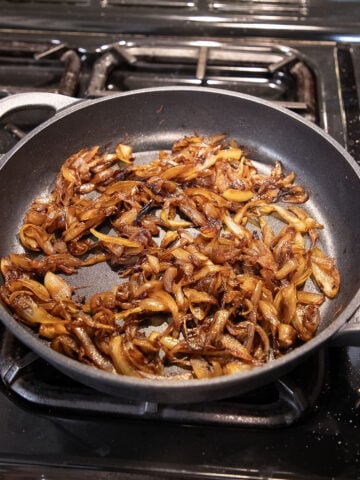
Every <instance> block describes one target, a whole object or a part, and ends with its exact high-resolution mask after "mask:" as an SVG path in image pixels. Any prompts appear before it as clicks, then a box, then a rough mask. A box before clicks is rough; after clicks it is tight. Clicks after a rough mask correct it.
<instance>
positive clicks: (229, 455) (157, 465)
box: [0, 1, 360, 480]
mask: <svg viewBox="0 0 360 480" xmlns="http://www.w3.org/2000/svg"><path fill="white" fill-rule="evenodd" d="M25 3H26V2H25ZM78 3H79V2H78ZM115 3H116V2H115ZM115 3H114V2H113V3H112V4H111V2H109V4H111V5H115ZM130 3H131V2H130ZM140 3H141V2H140ZM163 3H164V4H165V3H169V2H163ZM177 3H179V4H180V3H184V2H177ZM187 3H192V2H187ZM193 3H196V5H197V6H198V7H199V6H201V5H202V7H203V8H205V6H204V5H205V2H193ZM212 3H213V4H215V2H212ZM217 3H218V4H219V5H220V2H217ZM225 3H226V2H223V4H222V5H223V7H222V8H225V7H224V5H225ZM227 3H228V4H231V2H227ZM265 3H266V2H265ZM291 3H292V2H289V4H291ZM302 3H303V6H304V5H305V6H309V5H308V3H307V2H302ZM84 4H85V3H84ZM120 4H121V5H122V2H120V1H119V2H117V5H120ZM8 5H9V6H11V8H9V9H8V13H9V15H10V13H11V9H12V5H10V3H8ZM54 5H55V6H56V4H55V3H54ZM107 5H108V3H106V5H105V6H107ZM331 5H332V7H333V8H335V5H334V2H332V3H331ZM78 6H79V5H77V7H78ZM232 6H233V7H234V5H232ZM114 8H115V7H114ZM143 8H145V7H144V6H143ZM164 8H165V7H164ZM177 8H183V6H182V7H177ZM105 10H106V9H105ZM105 10H104V11H105ZM50 11H51V8H50V7H49V6H47V7H46V8H45V9H44V14H46V13H49V12H50ZM106 11H108V10H106ZM212 13H214V10H212ZM354 14H356V8H355V10H354ZM224 15H225V14H224ZM226 15H227V14H226ZM85 17H86V15H85V16H84V18H85ZM9 18H10V17H9V16H6V15H5V17H4V18H3V19H2V20H1V21H2V22H3V24H5V23H6V21H9ZM18 18H20V17H17V16H15V17H13V24H16V22H17V20H18ZM40 19H42V20H43V19H44V17H43V16H41V15H40V17H39V21H40ZM158 20H159V17H158V18H157V21H158ZM4 22H5V23H4ZM14 22H15V23H14ZM10 23H11V22H10ZM80 23H81V22H80ZM81 25H82V24H81ZM81 25H80V26H81ZM150 25H151V20H150ZM12 26H13V25H12ZM43 26H44V25H42V27H43ZM149 28H150V27H149ZM0 30H1V29H0ZM2 35H3V36H2V37H1V38H3V39H6V40H8V38H9V37H8V36H7V35H6V34H5V33H4V32H3V31H2ZM21 35H23V36H21ZM21 35H20V37H21V38H22V39H24V38H26V34H25V33H24V32H21ZM90 37H91V38H90V39H87V40H86V41H84V49H85V50H86V48H89V49H90V50H91V48H93V47H91V48H90V47H88V46H89V45H92V46H93V45H96V38H94V37H96V35H94V36H90ZM75 38H77V34H76V32H65V33H64V32H61V33H58V35H56V42H55V43H53V45H55V46H56V45H58V44H61V42H69V40H70V39H72V40H74V39H75ZM109 38H110V37H109ZM33 39H37V40H40V39H41V41H44V39H48V35H47V34H45V33H44V31H41V32H40V31H37V32H34V37H33ZM127 40H128V38H126V36H124V39H123V41H124V42H125V43H124V44H126V41H127ZM162 40H164V39H163V38H162ZM213 40H214V39H213ZM192 41H194V39H192ZM217 41H220V39H217ZM228 42H230V43H232V42H231V41H230V40H228ZM190 43H191V42H190ZM245 43H248V42H246V41H245ZM124 44H123V45H124ZM135 44H136V42H135ZM284 44H286V48H285V51H286V52H287V49H288V48H295V49H297V50H298V51H299V52H300V57H301V58H305V59H306V63H307V64H308V65H310V67H311V69H312V70H313V71H314V72H315V74H316V79H317V90H316V93H317V101H318V107H317V110H316V112H317V113H316V115H315V117H316V118H315V120H316V121H317V123H319V125H320V126H321V127H323V128H324V129H325V130H327V131H328V132H329V133H330V134H331V135H332V136H333V137H334V138H336V140H338V141H339V142H340V143H341V144H343V145H344V146H345V147H346V148H347V149H348V150H349V151H350V153H351V154H352V155H353V156H354V157H355V158H356V159H360V155H359V141H358V132H359V131H360V129H359V104H358V94H359V92H358V89H359V85H360V83H359V81H358V80H359V79H360V77H359V75H360V61H359V60H360V54H359V48H358V46H357V43H356V42H355V43H354V44H343V43H342V44H336V43H334V42H332V41H326V42H324V43H321V44H320V43H317V42H311V41H301V42H294V41H287V42H284ZM85 47H86V48H85ZM40 50H41V49H40ZM35 53H38V54H39V52H35ZM40 53H41V52H40ZM105 53H110V54H112V53H113V51H112V50H111V49H108V48H107V49H105ZM50 60H51V58H50ZM50 60H48V61H49V62H50V63H51V61H50ZM130 60H131V57H130ZM52 65H54V64H52ZM200 66H201V65H200ZM197 68H198V70H197V71H196V72H197V73H198V74H199V72H200V70H201V68H200V67H199V65H197ZM54 71H55V76H57V78H58V77H59V74H58V72H57V70H56V69H55V70H54ZM200 73H201V72H200ZM60 76H61V75H60ZM3 78H4V77H3ZM114 78H115V77H114ZM115 80H116V78H115ZM115 80H114V84H116V81H115ZM0 83H3V82H0ZM95 86H96V85H95ZM94 91H96V89H95V90H93V92H94ZM84 92H85V90H84ZM8 93H9V92H8ZM10 93H12V92H10ZM5 94H7V93H5ZM84 96H86V93H84ZM280 100H284V99H283V98H281V99H280ZM285 100H289V99H287V98H286V99H285ZM297 108H299V105H297ZM300 110H302V107H301V108H300ZM12 134H13V135H15V136H16V131H12ZM0 338H1V348H2V350H4V349H5V350H6V349H9V348H10V349H12V348H13V347H12V341H13V340H12V339H11V336H10V337H9V334H8V333H7V332H5V333H4V332H2V331H1V332H0ZM9 346H10V347H9ZM14 348H15V350H16V348H20V349H21V347H19V346H17V347H14ZM20 358H25V360H24V364H25V367H24V368H23V369H21V370H22V371H21V376H20V377H19V376H18V374H17V372H15V373H14V372H13V371H11V368H10V367H9V368H8V366H6V365H5V370H4V369H3V375H2V377H3V378H4V379H5V380H4V381H3V382H2V383H1V386H0V414H1V418H2V422H1V429H0V478H6V479H22V480H26V479H30V478H31V479H33V478H36V479H38V478H41V479H43V480H45V479H60V478H68V479H80V478H81V479H87V478H96V479H105V478H106V479H107V478H115V479H117V478H121V479H135V480H137V479H144V480H146V479H153V478H164V479H180V478H181V479H190V478H191V479H193V478H199V479H200V478H201V479H220V478H221V479H268V478H273V479H284V480H285V479H289V480H291V479H300V480H301V479H304V480H305V479H313V480H317V479H318V480H321V479H328V478H337V479H340V480H350V479H357V478H360V431H359V429H360V348H359V347H329V348H328V349H326V350H324V351H320V352H319V353H318V354H317V355H316V356H315V357H313V358H311V359H309V362H310V365H311V366H310V371H312V372H314V371H316V373H317V375H315V377H316V382H315V383H313V382H310V387H309V386H307V387H306V388H308V389H309V388H310V391H311V392H312V396H311V397H310V398H311V401H310V400H309V399H304V398H303V397H302V393H301V390H300V393H299V394H295V395H292V394H291V395H287V394H284V392H287V393H288V391H289V385H290V390H291V389H292V388H293V390H294V391H295V393H296V391H297V387H298V386H299V384H302V380H299V383H297V381H298V380H296V382H295V384H294V379H292V380H291V381H290V384H289V383H287V380H286V379H281V381H280V384H281V388H280V393H279V391H278V390H276V391H275V393H274V392H273V387H272V386H270V387H268V386H265V387H264V390H263V391H262V392H266V395H269V396H270V401H269V402H267V403H265V407H264V408H263V410H264V409H265V410H266V409H267V410H274V409H275V407H274V405H276V408H278V410H279V412H280V414H279V416H280V417H281V421H271V422H270V424H269V422H267V423H266V422H263V421H259V420H257V421H252V422H250V424H249V423H247V424H246V425H245V424H244V423H243V422H242V418H237V417H244V416H245V417H246V416H248V417H251V418H252V416H251V415H252V410H251V407H249V401H250V400H251V398H250V397H251V394H250V397H249V396H245V397H244V398H241V399H240V407H237V405H239V404H237V403H235V413H234V410H233V409H232V408H233V404H234V401H233V399H232V400H230V401H227V402H225V404H227V412H228V413H227V417H226V419H225V420H224V419H221V418H220V415H218V414H217V415H218V416H217V417H216V418H217V419H218V420H216V421H209V420H208V419H206V418H205V420H204V421H202V420H199V418H203V417H201V415H203V414H204V411H203V410H204V409H203V407H201V406H200V407H199V406H196V407H191V408H192V412H193V413H194V412H195V415H193V417H191V416H190V417H187V418H185V417H183V416H182V414H181V415H180V416H179V414H178V412H175V414H174V412H173V411H172V410H171V409H169V408H168V407H166V406H154V405H151V404H150V405H140V407H137V406H136V405H135V407H134V408H133V405H128V406H127V407H128V410H129V411H130V414H129V412H124V411H123V410H122V409H121V408H120V407H119V405H117V400H116V399H113V398H110V397H106V398H105V404H106V405H107V406H106V408H105V407H104V398H103V397H101V395H99V393H98V392H95V391H92V390H91V389H88V388H87V387H86V388H85V387H84V388H83V387H81V386H77V385H76V384H75V385H74V384H73V383H72V382H71V381H70V382H69V381H67V380H65V379H60V385H61V386H62V387H61V388H63V389H64V390H69V391H70V392H72V393H70V404H69V403H66V404H64V403H62V402H59V401H58V400H59V398H60V397H61V396H60V397H59V396H58V397H57V395H58V393H54V394H52V395H50V397H49V396H42V395H40V397H36V396H33V394H34V395H35V394H37V387H38V386H39V384H40V383H41V382H44V383H47V384H48V385H50V386H51V385H53V384H58V383H57V382H58V376H59V374H58V373H57V372H55V371H54V370H52V368H51V367H49V366H48V365H46V364H45V362H43V361H42V360H37V359H35V358H33V357H31V354H30V359H29V357H27V356H26V354H25V357H22V354H21V355H20ZM2 367H4V363H3V364H2ZM302 368H303V367H302V366H300V370H301V372H300V373H299V375H298V376H297V377H296V379H298V377H299V378H300V379H301V378H302V377H304V376H305V377H306V376H307V375H308V374H307V373H306V372H305V373H304V372H303V371H302ZM34 370H35V371H36V376H35V377H33V376H32V372H33V371H34ZM4 372H5V373H4ZM34 378H35V380H34ZM311 378H312V376H311ZM10 384H12V385H15V386H16V388H15V389H9V388H8V387H9V385H10ZM306 385H308V384H306ZM25 386H26V389H25ZM29 386H30V390H29V388H28V387H29ZM50 390H51V388H50ZM24 392H25V393H24ZM29 392H30V393H29ZM262 392H261V394H262ZM71 395H73V397H71ZM277 395H280V399H281V400H284V398H285V400H286V401H285V403H281V404H280V406H279V403H278V402H277V400H276V398H277ZM273 396H275V401H274V403H272V399H273ZM60 400H61V398H60ZM256 401H257V402H259V400H256ZM260 403H261V402H260ZM209 404H210V405H211V407H210V408H211V409H213V411H215V412H217V406H218V403H217V402H216V403H212V402H211V401H210V402H209ZM269 405H270V407H271V408H269ZM84 406H86V407H90V408H84ZM191 408H190V409H191ZM239 409H240V412H241V415H239ZM299 410H302V411H301V415H298V412H299ZM159 411H160V413H161V415H160V417H159V416H157V415H156V413H157V412H159Z"/></svg>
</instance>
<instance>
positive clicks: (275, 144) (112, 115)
mask: <svg viewBox="0 0 360 480" xmlns="http://www.w3.org/2000/svg"><path fill="white" fill-rule="evenodd" d="M74 102H75V100H74V99H71V98H68V97H62V96H59V95H55V94H36V93H34V94H22V95H21V94H20V95H17V96H12V97H8V98H6V99H5V100H3V101H2V102H0V118H4V116H5V117H6V114H7V113H8V112H9V111H11V110H17V109H19V108H20V107H26V106H30V105H33V106H34V105H37V106H50V107H52V108H53V109H55V110H56V111H57V113H56V114H55V115H54V116H53V117H52V118H51V119H50V120H48V121H46V122H45V123H43V124H41V125H40V126H39V127H37V128H36V129H34V130H33V131H32V132H31V133H30V134H28V135H27V136H25V137H24V138H23V139H22V140H21V141H20V142H19V143H18V144H17V145H16V146H15V147H14V148H13V149H12V150H11V151H10V152H9V153H8V154H6V155H5V156H4V157H3V158H2V160H1V166H0V189H1V205H0V225H1V229H0V255H1V256H3V255H6V254H8V253H9V252H10V251H13V252H21V251H22V250H21V247H20V246H19V241H18V231H19V227H20V225H21V223H22V221H23V217H24V213H25V211H26V210H27V208H28V207H29V206H30V204H31V202H32V200H33V199H34V198H35V197H38V196H39V195H41V194H42V193H44V192H49V190H50V189H51V188H52V186H53V182H54V178H55V175H56V172H57V171H58V169H59V167H60V165H61V164H62V162H63V161H64V160H65V159H66V158H67V157H68V156H69V155H70V154H72V153H74V152H76V151H77V150H79V149H81V148H84V147H91V146H93V145H103V146H108V147H109V149H111V148H112V147H114V146H115V145H116V144H117V143H119V142H122V143H128V144H131V145H133V147H134V151H135V152H138V158H139V160H140V161H148V160H149V159H153V158H154V155H155V152H157V151H158V150H160V149H168V148H169V147H170V146H171V144H172V143H173V142H175V141H176V140H178V139H179V138H181V137H182V136H184V135H192V134H194V132H197V133H198V134H199V135H212V134H218V133H222V132H226V133H227V134H228V135H229V137H230V138H234V139H236V140H237V141H238V142H239V143H240V144H241V145H243V146H246V147H247V148H248V149H249V151H250V152H251V156H250V158H251V159H253V160H255V161H256V160H261V161H262V162H265V163H267V164H269V165H273V163H274V161H275V160H280V161H281V162H282V164H283V166H284V169H285V171H286V172H290V171H294V172H295V173H296V175H297V179H298V182H299V183H301V184H302V185H303V186H304V187H305V188H306V189H307V190H308V191H309V192H310V201H309V202H308V203H307V207H306V208H307V210H308V211H309V212H310V213H311V214H312V215H313V216H315V218H316V219H317V220H318V221H319V222H320V223H322V224H323V225H325V227H326V228H325V230H324V231H322V232H321V233H320V247H321V248H323V249H324V250H325V251H326V252H327V254H328V255H330V256H333V257H335V258H336V262H337V266H338V268H339V270H340V273H341V282H342V283H341V288H340V292H339V294H338V296H337V297H336V298H335V299H334V300H331V301H327V302H325V304H324V305H323V306H322V309H321V315H322V320H321V323H320V326H319V329H318V333H317V334H316V336H315V337H314V338H313V339H312V340H311V341H309V342H308V343H306V344H305V345H302V346H300V347H298V348H297V349H295V350H293V351H292V352H289V353H288V354H286V355H285V356H283V357H282V358H280V359H277V360H275V361H271V362H269V363H268V364H266V365H265V366H262V367H257V368H254V369H252V370H250V371H247V372H244V373H239V374H234V375H229V376H224V377H219V378H214V379H200V380H188V381H171V380H161V381H153V380H147V379H138V378H131V377H125V376H121V375H115V374H112V373H107V372H103V371H101V370H98V369H96V368H94V367H89V366H87V365H84V364H81V363H79V362H77V361H75V360H72V359H70V358H67V357H65V356H63V355H61V354H59V353H57V352H55V351H53V350H52V349H51V348H50V347H49V345H48V343H47V342H46V341H44V340H42V339H40V338H39V337H38V336H37V334H36V333H34V332H33V331H31V330H30V329H28V328H27V327H26V326H24V325H22V324H19V323H18V322H16V321H15V320H14V319H13V317H12V316H11V314H10V313H9V312H8V311H7V310H6V309H5V308H4V307H2V306H1V307H0V317H1V320H2V322H3V323H4V325H5V326H6V327H7V328H8V329H9V330H10V331H11V332H12V333H13V334H14V335H15V336H16V337H18V339H19V340H20V341H21V342H23V343H24V344H26V345H27V346H28V347H29V348H30V349H32V350H33V351H35V352H36V353H37V354H38V355H39V356H40V357H42V358H44V359H45V360H46V361H48V362H49V363H50V364H52V365H53V366H55V367H56V368H58V369H59V370H60V371H62V372H63V373H65V374H67V375H69V376H70V377H72V378H74V379H76V380H78V381H80V382H83V383H84V384H87V385H90V386H92V387H94V388H96V389H99V390H101V391H103V392H107V393H110V394H112V395H117V396H120V397H122V398H128V399H134V400H137V401H150V402H160V403H163V402H164V403H189V402H200V401H204V400H207V401H209V400H215V399H219V398H225V397H229V396H233V395H237V394H240V393H243V392H245V391H247V390H250V389H253V388H256V387H258V386H260V385H262V384H265V383H268V382H270V381H272V380H273V379H275V378H277V377H279V376H281V375H282V374H284V373H285V372H287V371H288V370H290V369H292V368H294V366H295V365H296V364H298V363H299V362H300V361H302V360H303V359H304V358H305V357H306V356H308V355H310V354H311V353H312V352H314V351H315V350H316V349H318V348H321V347H322V346H324V345H325V343H326V342H327V341H328V340H330V339H335V340H336V339H337V340H338V341H339V339H340V340H342V339H345V340H346V342H348V343H352V344H358V345H359V344H360V328H357V326H356V324H353V325H352V327H351V328H350V327H347V328H348V331H347V332H346V331H344V330H343V331H342V334H339V333H337V331H338V330H339V329H340V328H344V325H345V323H346V322H347V320H348V319H349V318H350V316H351V315H352V314H353V313H354V311H355V310H356V308H357V307H358V305H359V299H360V291H359V256H360V251H359V240H358V239H359V233H360V215H359V212H358V211H357V210H358V207H359V205H360V188H359V187H360V175H359V167H358V166H357V164H356V163H355V161H354V160H353V159H352V158H351V157H350V156H349V155H348V153H347V152H346V151H345V150H344V149H343V148H342V147H341V146H340V145H338V144H337V143H336V142H335V141H334V140H333V139H332V138H330V137H329V136H328V135H327V134H325V133H324V131H322V130H321V129H320V128H318V127H316V126H314V125H312V124H309V123H307V122H306V121H304V120H303V119H302V118H301V117H300V116H298V115H297V114H295V113H292V112H290V111H287V110H284V109H282V108H279V107H277V106H274V105H272V104H270V103H268V102H266V101H263V100H260V99H258V98H255V97H251V96H248V95H243V94H239V93H232V92H228V91H222V90H217V89H208V88H199V87H195V88H193V87H189V88H187V87H171V88H170V87H163V88H151V89H143V90H137V91H132V92H128V93H123V94H119V95H114V96H109V97H105V98H101V99H97V100H87V101H78V102H77V103H74ZM65 107H66V108H65ZM91 268H92V270H89V269H88V268H84V269H82V271H81V272H80V273H79V274H78V275H75V276H72V277H73V278H71V282H72V284H73V285H74V286H83V285H86V284H87V285H88V286H90V290H91V285H92V284H96V285H95V287H94V288H95V290H97V291H99V289H100V288H101V289H109V288H111V286H112V285H113V284H114V282H115V281H116V278H114V275H115V274H114V273H113V272H112V271H111V269H110V267H108V266H107V265H105V264H101V265H97V266H94V267H91ZM94 278H96V282H94V281H93V280H92V279H94ZM89 284H90V285H89ZM87 292H88V294H91V291H89V290H87ZM341 335H342V336H341Z"/></svg>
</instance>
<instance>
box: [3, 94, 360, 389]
mask: <svg viewBox="0 0 360 480" xmlns="http://www.w3.org/2000/svg"><path fill="white" fill-rule="evenodd" d="M154 92H158V93H161V92H171V93H174V92H184V93H185V92H192V93H207V94H214V95H226V96H230V97H233V98H234V99H236V98H237V99H242V100H245V101H248V102H251V103H256V104H260V105H262V106H265V107H268V108H270V109H273V110H276V111H279V112H281V113H282V114H283V115H285V116H286V117H290V118H292V119H294V120H295V121H296V122H298V123H301V124H303V125H304V126H305V127H307V128H309V129H311V130H313V131H315V133H316V134H317V135H320V136H321V137H322V138H323V139H324V141H326V142H328V143H330V144H331V145H332V147H334V148H335V149H336V150H337V151H338V152H339V153H340V155H341V157H342V158H343V159H344V160H345V161H346V162H347V163H348V164H349V165H350V166H351V167H352V169H353V171H354V173H355V174H356V175H357V177H358V179H360V166H359V165H358V164H357V163H356V162H355V160H354V159H353V158H352V157H351V155H350V154H349V153H348V152H347V151H346V150H345V148H344V147H342V146H341V145H340V144H339V143H338V142H337V141H336V140H335V139H333V138H332V137H331V136H330V135H329V134H328V133H326V132H325V131H324V130H323V129H321V128H320V127H319V126H317V125H314V124H312V123H310V122H308V121H307V120H305V119H303V118H302V117H301V116H299V115H298V114H296V113H294V112H291V111H289V110H287V109H286V108H284V107H281V106H279V105H274V104H273V103H271V101H267V100H262V99H260V98H258V97H254V96H252V95H247V94H242V93H239V92H231V91H227V90H222V89H216V88H209V87H153V88H145V89H138V90H132V91H129V92H124V93H116V94H111V95H109V96H107V97H103V98H100V99H90V100H80V101H79V102H76V103H74V104H72V105H70V106H68V107H66V108H64V109H63V110H61V111H59V112H57V113H56V114H55V115H54V116H53V117H52V118H50V119H49V120H47V121H46V122H44V123H42V124H41V125H39V126H38V127H36V128H35V129H34V130H33V131H32V132H30V133H29V134H28V135H26V136H25V137H24V138H23V139H22V140H21V141H19V142H18V143H17V144H16V145H15V147H13V148H12V149H11V150H10V151H9V152H8V153H7V154H5V155H4V158H3V159H2V162H1V166H0V175H1V170H2V168H3V167H4V166H5V165H6V163H7V162H8V161H10V159H11V158H12V156H13V155H15V154H16V152H17V151H18V150H20V149H21V148H23V146H24V145H26V144H27V143H28V142H29V141H30V140H31V139H32V138H34V137H35V136H37V135H38V134H39V133H40V132H41V131H43V130H45V129H46V128H47V127H48V126H50V125H52V124H53V123H56V122H57V121H58V120H59V119H61V118H65V117H67V116H69V115H71V114H72V113H73V112H76V111H79V110H82V109H85V108H89V107H91V106H92V105H95V104H97V103H101V102H107V101H112V100H113V99H114V98H118V97H128V96H134V95H146V94H151V93H154ZM359 303H360V289H358V291H357V293H356V294H355V295H354V296H353V298H352V299H351V301H350V302H349V303H348V304H347V305H346V307H345V308H344V310H343V311H342V312H341V313H340V314H339V316H338V318H336V319H335V320H333V321H332V322H331V324H330V325H328V326H327V327H326V328H325V329H324V330H323V331H321V332H319V333H317V334H316V336H315V337H314V338H313V339H311V340H310V341H309V342H307V343H305V344H303V345H301V346H299V347H297V348H296V349H294V350H293V351H291V352H288V353H287V354H286V355H284V356H283V357H281V358H278V359H276V360H272V361H270V362H268V363H266V364H264V365H262V366H260V367H255V368H253V369H251V370H248V371H246V372H244V373H236V374H233V375H225V376H222V377H215V378H211V379H191V380H176V381H174V380H167V379H161V380H150V379H145V378H137V377H129V376H124V375H120V374H114V373H109V372H105V371H103V370H100V369H98V368H96V367H93V368H91V366H89V365H85V364H82V363H80V362H79V361H77V360H73V359H71V358H69V357H66V356H65V355H62V354H60V353H58V352H56V351H54V350H52V349H51V348H50V347H49V345H48V344H47V343H46V342H45V341H42V339H40V337H38V336H36V334H34V333H32V332H30V331H28V330H27V329H26V328H24V326H23V325H22V324H20V323H18V322H16V321H15V320H14V319H13V317H12V316H11V315H10V314H9V313H8V311H7V310H6V309H5V308H4V306H3V305H0V317H1V321H2V323H4V325H5V326H6V327H7V328H8V329H9V330H10V331H11V332H12V333H13V334H14V335H15V336H16V337H17V338H20V339H21V341H22V342H23V343H24V344H26V345H27V346H28V347H29V348H31V349H32V350H33V351H35V352H36V353H38V354H39V356H41V357H42V358H44V359H45V360H47V361H48V362H49V363H51V364H55V365H59V364H60V365H61V369H62V365H64V367H66V366H68V368H69V369H70V370H71V371H73V372H74V373H76V374H77V375H79V376H86V377H87V379H89V381H90V382H91V380H92V379H95V380H96V379H99V377H101V381H102V382H105V383H106V384H109V385H110V384H111V386H112V387H114V388H116V387H117V386H118V387H119V389H121V388H126V387H130V388H131V389H132V391H133V392H134V393H136V391H137V390H139V389H141V390H143V389H144V388H146V389H147V392H149V393H151V392H153V393H156V392H157V391H158V390H163V389H164V388H166V389H168V390H169V391H171V394H174V395H175V394H176V392H177V391H180V390H183V389H184V387H186V389H187V390H188V391H189V392H191V391H193V390H197V389H199V388H201V387H203V386H205V385H206V386H209V384H211V385H213V386H217V387H218V388H221V387H222V386H225V385H227V386H229V385H235V384H237V383H238V382H239V381H241V379H242V378H246V379H247V381H251V379H255V378H260V377H262V376H267V375H269V372H272V371H275V370H279V369H281V368H283V367H286V364H287V363H289V365H290V366H291V365H292V361H293V360H295V359H299V357H300V359H301V358H303V357H304V356H306V355H307V354H310V353H311V352H312V351H314V350H315V349H316V348H317V347H319V346H320V345H322V344H324V343H325V342H326V340H329V339H330V338H331V337H332V336H333V335H334V334H335V332H336V331H337V330H338V329H339V328H340V327H341V326H343V325H344V324H345V323H346V321H347V320H348V319H349V318H350V317H351V315H352V314H353V313H354V311H355V310H356V308H357V307H358V306H359ZM39 352H41V353H39ZM58 368H59V367H58ZM149 397H151V395H149Z"/></svg>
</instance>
